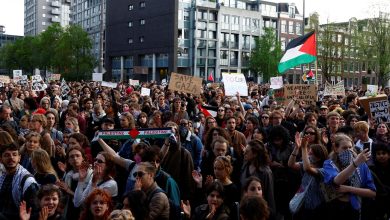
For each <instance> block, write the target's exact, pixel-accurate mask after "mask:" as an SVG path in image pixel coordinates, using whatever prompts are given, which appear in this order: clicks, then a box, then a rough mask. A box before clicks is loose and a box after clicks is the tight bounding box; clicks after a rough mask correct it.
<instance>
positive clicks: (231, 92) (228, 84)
mask: <svg viewBox="0 0 390 220" xmlns="http://www.w3.org/2000/svg"><path fill="white" fill-rule="evenodd" d="M222 80H223V85H224V88H225V95H226V96H235V95H236V94H237V92H238V93H240V96H248V86H247V84H246V80H245V76H244V74H242V73H232V74H229V73H222Z"/></svg>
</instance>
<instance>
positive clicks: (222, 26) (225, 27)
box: [221, 23, 229, 30]
mask: <svg viewBox="0 0 390 220" xmlns="http://www.w3.org/2000/svg"><path fill="white" fill-rule="evenodd" d="M221 29H222V30H229V24H226V23H222V25H221Z"/></svg>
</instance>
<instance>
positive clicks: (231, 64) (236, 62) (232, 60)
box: [230, 59, 238, 66]
mask: <svg viewBox="0 0 390 220" xmlns="http://www.w3.org/2000/svg"><path fill="white" fill-rule="evenodd" d="M230 66H238V59H230Z"/></svg>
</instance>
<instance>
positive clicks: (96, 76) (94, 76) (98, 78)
mask: <svg viewBox="0 0 390 220" xmlns="http://www.w3.org/2000/svg"><path fill="white" fill-rule="evenodd" d="M92 81H95V82H101V81H103V73H92Z"/></svg>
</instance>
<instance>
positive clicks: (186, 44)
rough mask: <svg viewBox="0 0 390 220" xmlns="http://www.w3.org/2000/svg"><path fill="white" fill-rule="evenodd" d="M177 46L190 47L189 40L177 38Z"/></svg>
mask: <svg viewBox="0 0 390 220" xmlns="http://www.w3.org/2000/svg"><path fill="white" fill-rule="evenodd" d="M178 46H179V47H190V40H188V39H178Z"/></svg>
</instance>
